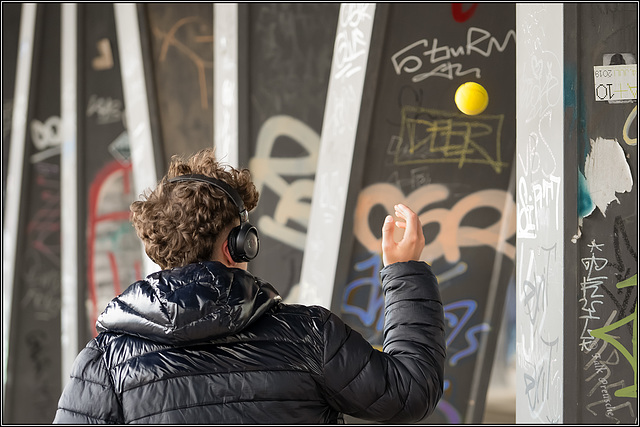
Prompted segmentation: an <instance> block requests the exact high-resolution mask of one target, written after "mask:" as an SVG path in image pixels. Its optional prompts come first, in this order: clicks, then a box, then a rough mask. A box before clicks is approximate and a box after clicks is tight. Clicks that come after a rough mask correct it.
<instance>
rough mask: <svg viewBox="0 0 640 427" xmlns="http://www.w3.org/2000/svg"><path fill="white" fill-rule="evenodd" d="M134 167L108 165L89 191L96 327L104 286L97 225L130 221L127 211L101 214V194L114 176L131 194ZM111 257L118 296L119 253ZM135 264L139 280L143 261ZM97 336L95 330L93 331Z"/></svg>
mask: <svg viewBox="0 0 640 427" xmlns="http://www.w3.org/2000/svg"><path fill="white" fill-rule="evenodd" d="M131 170H132V167H131V164H128V165H122V164H121V163H119V162H112V163H109V164H108V165H106V166H105V167H104V168H103V169H102V170H101V171H100V172H99V173H98V174H97V176H96V178H95V179H94V181H93V182H92V184H91V188H90V190H89V213H88V227H87V228H88V232H87V234H88V235H87V244H88V249H87V252H88V259H87V261H88V276H89V277H88V279H89V280H88V281H89V289H88V291H89V299H90V301H91V306H92V309H91V322H92V323H93V324H95V322H96V320H97V318H98V314H99V307H98V304H99V301H98V286H101V285H100V284H99V283H98V279H97V277H96V274H95V269H96V266H95V262H96V261H95V256H96V239H97V238H98V231H97V228H98V225H99V224H101V223H105V222H108V223H111V222H116V223H118V222H128V220H129V215H130V212H129V211H128V210H124V209H121V208H120V209H116V210H114V211H110V212H102V213H99V210H101V209H102V210H104V207H103V206H102V207H101V206H98V205H100V203H101V202H100V192H101V191H103V190H104V189H105V188H106V187H105V186H107V185H112V184H107V182H108V180H109V179H110V178H112V177H113V176H116V175H120V176H121V178H122V180H121V185H122V188H121V189H120V192H121V194H122V195H123V196H125V195H128V194H129V193H130V191H131V190H132V188H131V183H130V178H129V175H130V174H131ZM106 256H107V258H108V262H109V267H110V270H111V277H112V285H113V295H114V296H115V295H118V294H120V293H121V291H122V283H120V282H121V277H120V274H119V266H118V262H117V260H116V254H115V253H114V252H113V251H108V252H107V253H106ZM132 261H133V266H132V267H133V268H134V271H135V275H136V278H138V279H139V278H140V276H141V268H140V265H139V264H140V262H139V261H138V260H132ZM94 334H95V331H94Z"/></svg>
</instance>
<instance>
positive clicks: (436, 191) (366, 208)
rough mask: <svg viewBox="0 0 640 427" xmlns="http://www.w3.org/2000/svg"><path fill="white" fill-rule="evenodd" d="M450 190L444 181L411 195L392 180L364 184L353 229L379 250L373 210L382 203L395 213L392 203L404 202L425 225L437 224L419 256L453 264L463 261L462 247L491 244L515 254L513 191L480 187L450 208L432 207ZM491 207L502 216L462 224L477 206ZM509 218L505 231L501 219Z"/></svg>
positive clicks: (364, 242)
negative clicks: (484, 224)
mask: <svg viewBox="0 0 640 427" xmlns="http://www.w3.org/2000/svg"><path fill="white" fill-rule="evenodd" d="M448 197H449V190H448V189H447V188H446V187H445V186H444V185H441V184H429V185H425V186H423V187H420V188H418V189H417V190H415V191H413V192H412V193H411V194H409V196H406V197H405V195H404V194H403V193H402V191H401V190H400V189H398V188H397V187H395V186H394V185H392V184H387V183H377V184H372V185H370V186H369V187H367V188H365V189H364V190H362V191H361V192H360V194H359V195H358V202H357V205H356V210H355V214H354V215H355V220H354V233H355V236H356V238H357V239H358V241H359V242H360V243H361V244H362V245H363V246H364V247H365V248H367V249H368V250H369V251H371V252H377V251H378V250H379V248H380V247H381V244H382V237H377V236H376V234H377V228H378V225H376V232H374V231H372V229H371V227H370V224H369V221H368V219H367V218H369V213H370V212H371V210H372V209H373V208H374V207H376V206H380V207H382V208H384V209H385V210H386V212H389V213H391V214H393V212H394V209H393V205H394V204H396V203H404V204H406V205H407V206H409V207H410V208H411V209H413V210H414V211H415V212H420V213H419V216H418V217H419V219H420V222H421V223H422V225H423V227H425V226H428V225H429V224H434V225H437V228H438V232H437V234H436V235H435V236H426V238H427V242H428V243H427V244H426V245H425V247H424V249H423V251H422V253H421V256H420V259H421V260H423V261H426V262H427V263H429V264H432V263H433V261H434V260H436V259H438V258H440V257H444V258H445V260H446V261H447V262H449V263H451V264H453V263H457V262H458V261H460V248H462V247H475V246H489V247H491V248H493V249H494V250H496V251H498V252H502V253H504V255H506V256H507V257H508V258H510V259H512V260H513V259H514V258H515V247H514V246H513V245H512V244H511V243H509V242H508V240H509V239H511V237H513V235H514V234H515V221H514V219H513V218H511V217H510V216H508V217H505V216H504V213H505V212H513V211H514V210H513V206H514V205H515V203H514V201H513V198H512V197H511V195H510V194H509V193H508V192H507V191H504V190H491V189H489V190H480V191H477V192H475V193H472V194H469V195H467V196H465V197H464V198H462V199H461V200H460V201H458V202H456V203H455V204H454V205H453V206H452V207H451V208H450V209H446V208H433V209H427V208H428V207H429V206H430V205H432V204H435V203H438V202H442V201H444V200H447V198H448ZM480 208H491V209H494V210H495V211H496V213H497V214H498V215H499V218H498V219H497V220H496V221H495V223H493V224H491V225H489V226H487V227H486V228H477V227H472V226H463V225H462V223H463V221H464V219H465V218H466V217H467V216H468V215H471V214H472V213H473V212H474V211H475V210H476V209H480ZM505 221H506V227H505V232H504V233H502V232H501V227H502V223H503V222H505Z"/></svg>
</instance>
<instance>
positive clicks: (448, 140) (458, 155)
mask: <svg viewBox="0 0 640 427" xmlns="http://www.w3.org/2000/svg"><path fill="white" fill-rule="evenodd" d="M503 121H504V115H502V114H501V115H495V116H489V115H485V116H478V117H475V118H474V119H473V120H470V119H468V118H466V117H463V116H460V115H456V114H452V113H447V112H444V111H436V110H430V109H426V108H419V107H413V106H405V107H403V108H402V122H401V127H400V135H399V136H397V137H395V136H394V137H393V139H392V140H393V142H395V150H393V151H395V160H394V163H395V164H396V165H406V164H424V163H455V164H457V165H458V169H460V168H462V166H463V165H464V164H465V163H475V164H483V165H488V166H490V167H491V168H492V169H493V170H494V171H495V172H496V173H500V172H501V171H502V168H503V167H506V166H508V164H507V163H504V162H502V159H501V141H500V136H501V133H502V124H503Z"/></svg>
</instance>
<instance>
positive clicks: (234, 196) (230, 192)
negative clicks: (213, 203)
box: [169, 173, 249, 222]
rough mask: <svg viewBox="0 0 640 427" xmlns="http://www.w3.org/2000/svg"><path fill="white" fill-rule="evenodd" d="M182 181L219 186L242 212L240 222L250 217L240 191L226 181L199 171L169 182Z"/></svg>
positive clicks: (177, 177) (240, 212)
mask: <svg viewBox="0 0 640 427" xmlns="http://www.w3.org/2000/svg"><path fill="white" fill-rule="evenodd" d="M180 181H200V182H206V183H209V184H212V185H214V186H216V187H218V188H219V189H220V190H222V191H224V192H225V193H226V194H227V196H229V198H230V199H231V200H232V201H233V203H234V204H235V205H236V207H237V208H238V212H239V214H240V222H246V221H247V220H248V219H249V213H248V212H247V210H246V209H245V207H244V202H243V201H242V198H241V197H240V195H239V194H238V192H237V191H236V190H235V189H234V188H233V187H231V186H230V185H229V184H227V183H226V182H224V181H222V180H219V179H216V178H211V177H210V176H206V175H201V174H197V173H194V174H187V175H179V176H176V177H175V178H171V179H170V180H169V182H180Z"/></svg>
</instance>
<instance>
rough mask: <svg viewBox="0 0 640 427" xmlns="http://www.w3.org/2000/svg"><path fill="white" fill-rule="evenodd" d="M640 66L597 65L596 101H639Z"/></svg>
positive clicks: (594, 69) (595, 71)
mask: <svg viewBox="0 0 640 427" xmlns="http://www.w3.org/2000/svg"><path fill="white" fill-rule="evenodd" d="M637 73H638V65H637V64H624V65H596V66H594V67H593V86H594V91H595V96H596V101H627V100H635V99H638V78H637Z"/></svg>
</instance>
